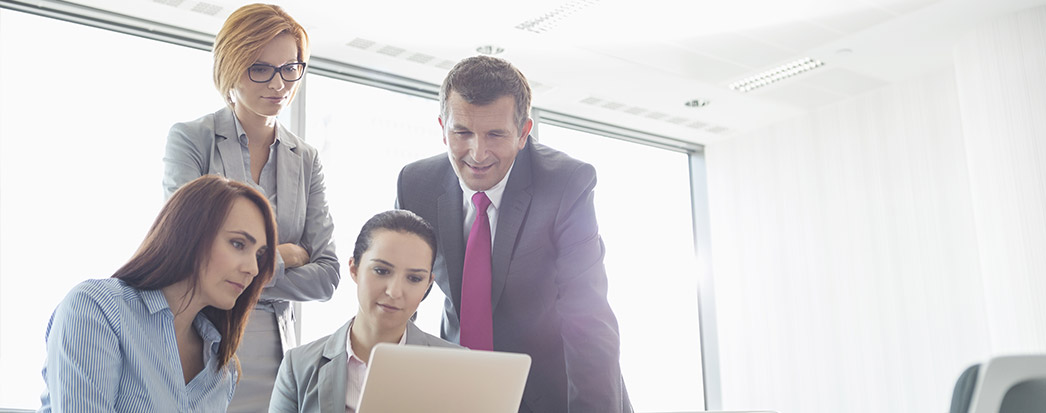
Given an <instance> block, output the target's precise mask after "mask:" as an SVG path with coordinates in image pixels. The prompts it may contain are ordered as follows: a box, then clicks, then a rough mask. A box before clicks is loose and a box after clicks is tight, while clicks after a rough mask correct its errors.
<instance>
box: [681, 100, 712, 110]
mask: <svg viewBox="0 0 1046 413" xmlns="http://www.w3.org/2000/svg"><path fill="white" fill-rule="evenodd" d="M709 103H712V102H711V101H708V100H701V99H693V100H688V101H687V102H686V103H684V105H686V106H687V107H691V108H703V107H705V106H708V104H709Z"/></svg>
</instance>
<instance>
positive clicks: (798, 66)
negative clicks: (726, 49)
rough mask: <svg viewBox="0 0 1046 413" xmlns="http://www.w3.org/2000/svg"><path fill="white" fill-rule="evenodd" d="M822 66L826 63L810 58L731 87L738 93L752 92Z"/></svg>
mask: <svg viewBox="0 0 1046 413" xmlns="http://www.w3.org/2000/svg"><path fill="white" fill-rule="evenodd" d="M821 66H824V62H822V61H820V60H814V59H811V58H809V57H808V58H805V59H800V60H796V61H794V62H792V63H789V64H786V65H781V66H778V67H775V68H773V69H770V70H767V71H765V72H763V73H760V74H758V75H755V76H752V77H749V78H747V79H744V80H742V81H740V82H735V83H733V84H731V85H730V88H731V89H733V90H736V91H738V92H750V91H752V90H755V89H758V88H761V87H763V86H767V85H770V84H773V83H776V82H780V81H782V80H785V79H787V78H790V77H792V76H795V75H798V74H800V73H803V72H807V71H810V70H813V69H816V68H818V67H821Z"/></svg>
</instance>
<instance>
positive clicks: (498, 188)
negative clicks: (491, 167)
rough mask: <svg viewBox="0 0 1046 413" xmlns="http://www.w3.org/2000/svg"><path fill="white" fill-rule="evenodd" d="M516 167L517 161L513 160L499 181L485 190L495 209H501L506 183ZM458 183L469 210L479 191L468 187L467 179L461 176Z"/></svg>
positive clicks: (466, 208) (466, 207)
mask: <svg viewBox="0 0 1046 413" xmlns="http://www.w3.org/2000/svg"><path fill="white" fill-rule="evenodd" d="M515 167H516V161H515V160H513V161H512V166H509V167H508V172H506V173H505V176H504V177H502V178H501V180H500V181H498V183H496V184H494V186H492V187H490V189H488V190H486V191H483V193H485V194H487V199H489V200H490V205H492V206H494V210H495V211H497V210H499V209H500V207H501V197H502V196H503V195H505V185H506V183H507V182H508V177H509V176H510V175H512V168H515ZM458 185H460V186H461V198H462V201H464V202H463V203H464V206H465V210H466V211H467V210H468V209H469V208H471V207H470V206H469V205H472V196H473V195H475V194H476V192H479V191H473V190H472V189H471V188H469V187H468V185H465V181H463V180H462V179H461V178H458Z"/></svg>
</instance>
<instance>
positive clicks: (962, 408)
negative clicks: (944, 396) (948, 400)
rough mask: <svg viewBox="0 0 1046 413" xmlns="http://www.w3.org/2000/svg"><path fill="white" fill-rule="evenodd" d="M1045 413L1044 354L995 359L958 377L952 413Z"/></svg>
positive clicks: (1045, 382) (967, 370) (1045, 377)
mask: <svg viewBox="0 0 1046 413" xmlns="http://www.w3.org/2000/svg"><path fill="white" fill-rule="evenodd" d="M1016 412H1021V413H1026V412H1031V413H1046V354H1037V355H1022V356H1002V357H995V358H992V359H991V360H989V361H988V362H987V363H984V364H983V365H975V366H972V367H970V368H968V369H966V371H964V372H963V373H962V375H960V376H959V380H958V381H957V382H956V383H955V392H954V393H953V395H952V406H951V413H1016Z"/></svg>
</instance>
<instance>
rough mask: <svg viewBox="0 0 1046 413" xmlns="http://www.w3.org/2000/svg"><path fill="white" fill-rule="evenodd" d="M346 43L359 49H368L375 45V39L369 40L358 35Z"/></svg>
mask: <svg viewBox="0 0 1046 413" xmlns="http://www.w3.org/2000/svg"><path fill="white" fill-rule="evenodd" d="M346 44H347V45H349V46H352V47H355V48H357V49H363V50H367V49H370V47H371V46H374V41H373V40H367V39H361V38H359V37H357V38H355V39H352V41H351V42H348V43H346Z"/></svg>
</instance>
